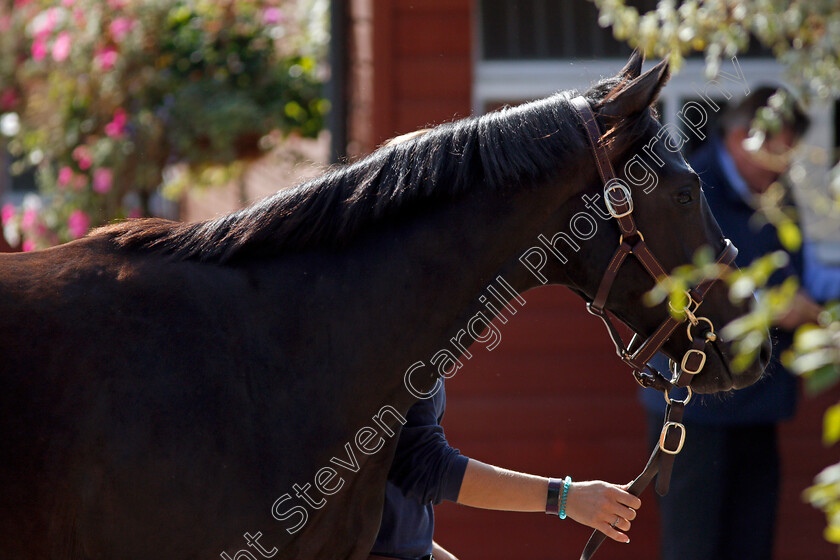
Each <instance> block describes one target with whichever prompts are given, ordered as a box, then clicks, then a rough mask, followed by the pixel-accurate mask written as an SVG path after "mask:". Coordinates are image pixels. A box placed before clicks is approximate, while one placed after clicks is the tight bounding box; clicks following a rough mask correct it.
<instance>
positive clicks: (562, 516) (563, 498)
mask: <svg viewBox="0 0 840 560" xmlns="http://www.w3.org/2000/svg"><path fill="white" fill-rule="evenodd" d="M571 485H572V477H571V476H567V477H566V478H564V479H563V493H562V494H560V510H559V511H558V512H557V515H558V516H559V517H560V519H566V498H568V497H569V486H571Z"/></svg>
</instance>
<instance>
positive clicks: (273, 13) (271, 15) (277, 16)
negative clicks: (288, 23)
mask: <svg viewBox="0 0 840 560" xmlns="http://www.w3.org/2000/svg"><path fill="white" fill-rule="evenodd" d="M281 21H283V12H282V11H281V10H280V8H274V7H271V8H266V9H265V11H264V12H263V23H265V24H266V25H274V24H276V23H280V22H281Z"/></svg>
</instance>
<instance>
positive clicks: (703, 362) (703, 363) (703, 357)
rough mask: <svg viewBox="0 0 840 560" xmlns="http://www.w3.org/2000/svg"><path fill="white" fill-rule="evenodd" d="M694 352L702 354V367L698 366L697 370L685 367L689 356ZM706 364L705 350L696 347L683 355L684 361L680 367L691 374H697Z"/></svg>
mask: <svg viewBox="0 0 840 560" xmlns="http://www.w3.org/2000/svg"><path fill="white" fill-rule="evenodd" d="M692 352H694V353H697V354H700V367H698V368H697V369H696V370H695V371H691V370H690V369H688V368H686V367H685V363H686V362H687V361H688V357H689V356H691V353H692ZM705 365H706V353H705V352H703V351H702V350H697V349H696V348H689V349H688V352H686V353H685V354H684V355H683V358H682V363H680V369H682V371H683V372H685V373H688V374H690V375H697V374H698V373H700V372H701V371H702V370H703V366H705Z"/></svg>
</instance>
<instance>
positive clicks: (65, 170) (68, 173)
mask: <svg viewBox="0 0 840 560" xmlns="http://www.w3.org/2000/svg"><path fill="white" fill-rule="evenodd" d="M72 180H73V170H72V169H70V168H69V167H67V166H66V165H65V166H64V167H62V168H61V169H59V171H58V186H60V187H66V186H67V185H69V184H70V181H72Z"/></svg>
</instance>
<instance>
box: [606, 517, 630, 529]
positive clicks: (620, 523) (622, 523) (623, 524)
mask: <svg viewBox="0 0 840 560" xmlns="http://www.w3.org/2000/svg"><path fill="white" fill-rule="evenodd" d="M610 519H612V522H610V521H607V523H609V525H610V527H612V528H613V529H618V530H619V531H629V530H630V521H629V520H628V519H627V518H626V517H622V516H620V515H613V516H611V517H610Z"/></svg>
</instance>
